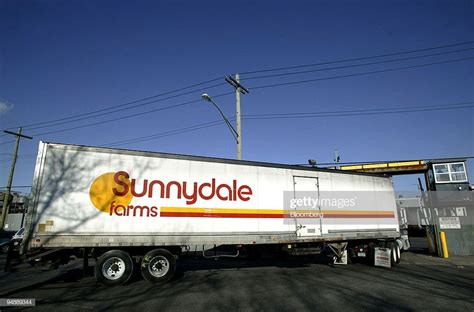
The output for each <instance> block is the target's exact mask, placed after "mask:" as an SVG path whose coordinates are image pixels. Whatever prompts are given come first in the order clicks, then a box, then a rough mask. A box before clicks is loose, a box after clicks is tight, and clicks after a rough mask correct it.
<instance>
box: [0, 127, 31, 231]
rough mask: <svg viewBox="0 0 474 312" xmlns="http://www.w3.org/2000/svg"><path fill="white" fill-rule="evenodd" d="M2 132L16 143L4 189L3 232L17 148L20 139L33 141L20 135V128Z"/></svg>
mask: <svg viewBox="0 0 474 312" xmlns="http://www.w3.org/2000/svg"><path fill="white" fill-rule="evenodd" d="M3 132H5V133H7V134H11V135H14V136H16V141H15V147H14V149H13V157H12V163H11V166H10V175H9V176H8V182H7V189H6V192H5V195H4V196H3V209H2V218H1V219H0V229H2V230H3V227H4V226H5V221H6V218H7V214H8V210H9V209H10V193H11V190H12V183H13V173H14V172H15V164H16V159H17V155H18V147H19V145H20V138H25V139H30V140H31V139H33V138H32V137H30V136H27V135H23V134H21V127H20V128H19V129H18V132H11V131H8V130H5V131H3Z"/></svg>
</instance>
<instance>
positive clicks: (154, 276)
mask: <svg viewBox="0 0 474 312" xmlns="http://www.w3.org/2000/svg"><path fill="white" fill-rule="evenodd" d="M140 270H141V272H142V276H143V278H144V279H146V280H147V281H149V282H151V283H155V284H157V283H166V282H168V281H169V280H171V279H172V278H173V276H174V273H175V272H176V259H175V257H174V255H173V254H172V253H171V252H169V251H168V250H166V249H154V250H152V251H150V252H148V253H147V254H146V255H145V256H144V257H143V259H142V262H141V265H140Z"/></svg>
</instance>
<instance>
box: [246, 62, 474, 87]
mask: <svg viewBox="0 0 474 312" xmlns="http://www.w3.org/2000/svg"><path fill="white" fill-rule="evenodd" d="M472 59H474V57H465V58H461V59H454V60H448V61H440V62H433V63H426V64H420V65H411V66H405V67H398V68H388V69H382V70H375V71H369V72H363V73H356V74H348V75H340V76H333V77H324V78H316V79H307V80H298V81H290V82H282V83H275V84H269V85H262V86H256V87H251V88H249V89H252V90H256V89H265V88H273V87H280V86H288V85H294V84H301V83H309V82H316V81H323V80H332V79H340V78H348V77H356V76H365V75H372V74H379V73H386V72H392V71H398V70H405V69H412V68H419V67H426V66H432V65H439V64H447V63H453V62H462V61H467V60H472Z"/></svg>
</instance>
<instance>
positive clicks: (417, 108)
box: [105, 101, 474, 147]
mask: <svg viewBox="0 0 474 312" xmlns="http://www.w3.org/2000/svg"><path fill="white" fill-rule="evenodd" d="M469 103H473V104H472V105H468V104H469ZM467 107H474V101H470V102H459V103H452V104H444V105H443V106H442V105H427V106H415V107H411V108H406V109H405V110H404V111H401V110H400V109H401V107H394V108H387V109H373V110H354V111H332V112H319V114H326V115H319V116H318V115H314V114H318V112H312V113H288V115H292V114H313V115H312V116H305V115H302V116H298V115H296V116H290V117H289V118H308V117H320V118H321V117H342V116H352V115H374V114H393V113H412V112H421V111H433V110H446V109H460V108H467ZM402 108H403V107H402ZM389 110H392V111H389ZM393 110H399V111H393ZM348 112H353V113H352V114H350V113H348ZM328 114H331V115H328ZM269 115H272V116H269ZM280 115H282V114H253V115H242V119H244V120H252V119H281V118H282V116H280ZM283 118H286V117H283ZM229 119H230V120H235V117H232V118H229ZM219 124H224V121H223V120H220V121H219V120H216V121H212V122H207V123H203V124H197V125H193V126H189V127H186V128H180V129H176V130H171V131H167V132H160V133H157V134H151V135H147V136H143V137H137V138H132V139H127V140H122V141H117V142H113V143H108V144H106V145H105V146H110V147H112V146H120V145H128V144H133V143H138V142H143V141H148V140H153V139H158V138H163V137H167V136H171V135H176V134H181V133H185V132H190V131H195V130H200V129H205V128H209V127H213V126H216V125H219Z"/></svg>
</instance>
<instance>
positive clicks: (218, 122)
mask: <svg viewBox="0 0 474 312" xmlns="http://www.w3.org/2000/svg"><path fill="white" fill-rule="evenodd" d="M224 123H225V122H224V121H222V120H215V121H211V122H206V123H203V124H198V125H194V126H190V127H186V128H181V129H176V130H171V131H166V132H161V133H157V134H152V135H148V136H145V137H139V138H134V139H129V140H124V141H118V142H113V143H109V144H105V146H110V147H113V146H120V145H127V144H132V143H138V142H142V141H148V140H152V139H158V138H161V137H166V136H172V135H177V134H181V133H185V132H190V131H195V130H199V129H204V128H209V127H214V126H217V125H221V124H224Z"/></svg>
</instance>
